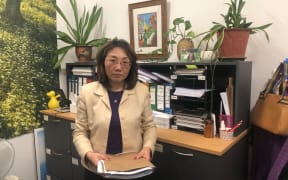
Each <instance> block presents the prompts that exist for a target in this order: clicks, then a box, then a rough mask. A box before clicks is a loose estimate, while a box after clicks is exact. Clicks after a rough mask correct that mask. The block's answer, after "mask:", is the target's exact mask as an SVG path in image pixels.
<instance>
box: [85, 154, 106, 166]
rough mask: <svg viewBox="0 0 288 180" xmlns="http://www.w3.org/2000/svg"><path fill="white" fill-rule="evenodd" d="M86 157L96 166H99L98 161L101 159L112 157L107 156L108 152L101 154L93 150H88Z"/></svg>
mask: <svg viewBox="0 0 288 180" xmlns="http://www.w3.org/2000/svg"><path fill="white" fill-rule="evenodd" d="M85 157H86V159H87V160H89V162H90V163H91V164H92V165H93V166H95V167H96V166H97V163H98V161H99V160H107V159H110V157H109V156H107V155H106V154H100V153H96V152H91V151H89V152H87V153H86V155H85Z"/></svg>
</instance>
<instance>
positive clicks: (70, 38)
mask: <svg viewBox="0 0 288 180" xmlns="http://www.w3.org/2000/svg"><path fill="white" fill-rule="evenodd" d="M53 5H54V7H55V9H56V12H57V13H58V14H59V15H60V16H61V17H62V18H63V20H64V21H65V22H66V25H67V30H68V33H66V32H63V31H57V39H59V40H61V41H63V42H65V43H66V44H67V45H66V46H64V47H61V48H60V49H58V50H57V52H56V55H55V56H54V58H53V62H55V65H54V68H59V67H60V65H61V62H62V60H63V58H64V56H65V55H66V54H67V52H68V51H69V50H70V49H71V48H74V47H75V51H76V56H77V57H78V60H79V61H85V60H86V59H85V57H86V55H88V58H87V59H88V60H91V55H92V47H99V46H101V45H103V44H104V43H106V42H107V40H108V38H105V37H104V38H100V39H93V40H88V38H89V36H90V34H91V32H92V30H93V28H94V27H95V26H96V24H97V23H98V20H99V18H100V16H101V15H102V7H98V6H97V5H94V6H93V8H92V11H91V12H89V11H86V8H85V7H84V11H83V13H82V15H81V16H79V14H78V5H77V2H76V0H70V5H71V7H72V9H73V16H74V22H70V18H69V17H67V16H66V15H65V14H64V13H63V11H62V10H61V9H60V7H59V6H58V5H57V4H56V2H55V1H53ZM77 53H78V54H77ZM59 55H60V57H58V56H59Z"/></svg>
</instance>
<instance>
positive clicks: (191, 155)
mask: <svg viewBox="0 0 288 180" xmlns="http://www.w3.org/2000/svg"><path fill="white" fill-rule="evenodd" d="M173 152H174V153H175V154H178V155H181V156H189V157H193V156H194V154H190V153H189V154H187V153H181V152H178V151H173Z"/></svg>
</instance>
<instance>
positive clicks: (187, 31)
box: [167, 17, 195, 59]
mask: <svg viewBox="0 0 288 180" xmlns="http://www.w3.org/2000/svg"><path fill="white" fill-rule="evenodd" d="M191 29H192V25H191V22H190V21H189V20H185V19H184V17H179V18H175V19H174V20H173V27H172V28H170V29H168V31H167V35H168V39H169V40H168V44H169V53H170V54H171V53H172V52H173V46H174V45H175V44H177V56H178V59H180V55H181V52H182V50H184V49H192V48H193V47H194V44H193V41H192V39H193V38H195V33H194V32H193V31H192V30H191ZM178 40H179V41H178ZM177 41H178V43H177Z"/></svg>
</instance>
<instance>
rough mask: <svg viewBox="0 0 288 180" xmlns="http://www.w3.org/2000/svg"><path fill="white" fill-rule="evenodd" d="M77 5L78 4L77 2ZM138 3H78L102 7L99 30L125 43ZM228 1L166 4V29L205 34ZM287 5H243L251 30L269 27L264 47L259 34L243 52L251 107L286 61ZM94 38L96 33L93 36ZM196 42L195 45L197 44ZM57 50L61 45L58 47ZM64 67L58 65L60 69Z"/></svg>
mask: <svg viewBox="0 0 288 180" xmlns="http://www.w3.org/2000/svg"><path fill="white" fill-rule="evenodd" d="M78 2H79V1H78ZM136 2H142V1H140V0H121V1H115V0H98V1H96V0H83V1H81V3H83V4H85V5H87V8H88V7H91V6H89V5H90V4H95V3H97V4H98V5H100V6H102V7H103V11H104V13H103V15H104V16H103V22H102V23H103V30H104V32H105V36H107V37H115V36H117V37H119V38H124V39H127V40H129V38H130V37H129V20H128V4H129V3H136ZM226 2H229V0H213V1H211V0H201V1H198V0H189V1H188V0H177V1H176V0H167V4H168V7H167V11H168V12H167V13H168V15H167V16H168V17H167V21H168V26H169V27H171V23H172V21H173V19H174V18H175V17H182V16H183V17H185V18H187V19H190V20H191V22H192V27H193V30H194V31H195V32H196V33H200V32H203V31H206V30H208V29H209V28H210V26H211V25H212V21H216V22H222V17H221V16H220V14H221V13H226V9H227V8H226V7H227V6H226V5H225V4H224V3H226ZM58 3H59V5H60V6H63V7H64V6H65V7H67V8H66V12H69V8H68V7H69V1H68V0H62V1H58ZM286 7H288V1H286V0H278V1H277V2H275V1H268V0H253V1H246V5H245V9H244V14H245V15H246V17H247V20H248V21H252V22H254V23H253V25H254V26H260V25H263V24H266V23H270V22H272V23H273V25H272V26H271V27H270V28H269V29H268V30H267V31H268V33H269V36H270V43H268V42H267V41H266V39H265V37H264V34H263V33H258V34H255V35H252V36H250V39H249V44H248V47H247V52H246V56H247V58H246V61H252V62H253V72H252V88H251V95H252V97H251V107H252V106H253V105H254V104H255V101H256V99H257V97H258V94H259V92H260V91H261V90H262V89H263V88H264V84H265V83H266V81H267V79H268V78H270V77H271V75H272V74H271V73H272V71H273V69H274V68H275V67H276V66H277V65H278V63H279V62H280V61H283V60H284V59H285V58H286V57H288V51H287V48H286V47H287V45H286V43H287V42H288V34H287V29H288V21H287V19H288V13H287V8H286ZM57 26H58V29H61V30H65V24H64V23H63V22H62V21H61V20H59V18H58V19H57ZM95 36H97V33H95ZM197 41H198V40H197V39H196V40H195V43H196V44H197ZM58 45H59V46H61V42H59V44H58ZM74 59H76V57H75V55H74V52H71V53H70V54H69V56H67V57H66V59H65V61H64V62H63V63H65V62H73V61H74ZM175 60H176V55H175V54H173V55H172V56H171V58H170V59H169V61H175ZM64 67H65V65H62V68H64ZM61 87H62V88H64V89H65V73H64V70H62V73H61Z"/></svg>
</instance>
